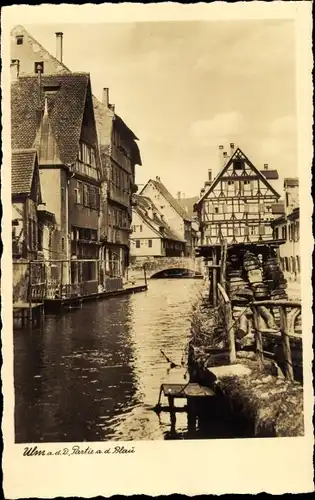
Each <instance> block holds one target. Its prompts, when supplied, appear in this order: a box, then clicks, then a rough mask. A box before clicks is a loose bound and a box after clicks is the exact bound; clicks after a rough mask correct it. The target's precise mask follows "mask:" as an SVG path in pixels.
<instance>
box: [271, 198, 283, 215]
mask: <svg viewBox="0 0 315 500" xmlns="http://www.w3.org/2000/svg"><path fill="white" fill-rule="evenodd" d="M271 209H272V213H273V214H277V215H280V214H284V202H283V201H282V202H281V201H280V202H278V203H273V205H272V207H271Z"/></svg>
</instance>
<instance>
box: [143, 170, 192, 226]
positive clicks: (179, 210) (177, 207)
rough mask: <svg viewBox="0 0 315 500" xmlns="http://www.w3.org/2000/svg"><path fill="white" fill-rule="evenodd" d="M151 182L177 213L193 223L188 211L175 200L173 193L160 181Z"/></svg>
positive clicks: (151, 180)
mask: <svg viewBox="0 0 315 500" xmlns="http://www.w3.org/2000/svg"><path fill="white" fill-rule="evenodd" d="M149 182H152V184H153V185H154V186H155V187H156V189H158V190H159V191H160V193H161V195H162V196H164V198H165V199H166V200H167V201H168V202H169V203H170V205H172V207H173V208H174V209H175V210H176V212H177V213H178V214H179V215H180V216H181V217H182V218H183V219H184V220H186V221H189V222H191V218H190V217H189V215H188V214H187V212H186V210H185V209H184V208H183V207H182V206H181V205H180V203H178V201H176V200H175V198H173V196H172V195H171V193H170V192H169V191H168V190H167V189H166V187H165V186H164V184H162V182H161V181H160V180H153V179H150V181H149Z"/></svg>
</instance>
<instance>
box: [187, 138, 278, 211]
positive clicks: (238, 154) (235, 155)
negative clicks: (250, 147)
mask: <svg viewBox="0 0 315 500" xmlns="http://www.w3.org/2000/svg"><path fill="white" fill-rule="evenodd" d="M239 157H242V158H243V159H244V161H245V162H246V163H247V164H248V166H249V167H250V168H251V169H252V170H253V171H254V172H255V173H256V175H257V176H258V177H259V178H260V179H261V181H262V182H263V183H264V184H265V186H266V187H267V188H268V189H270V190H271V191H272V192H273V193H274V195H275V196H277V197H278V198H280V195H279V193H277V191H276V190H275V189H274V188H273V187H272V186H271V184H270V183H269V182H268V180H267V179H266V178H265V177H264V175H263V174H262V173H261V172H260V171H259V170H258V169H257V168H256V167H255V165H253V164H252V162H251V161H250V160H249V159H248V158H247V156H246V155H245V154H244V153H243V151H242V150H241V149H240V148H237V149H236V150H235V152H234V153H233V155H232V156H231V157H230V158H229V159H228V161H227V162H226V163H225V164H224V165H223V167H222V169H221V170H220V172H219V173H218V175H217V176H216V177H215V178H214V179H213V182H212V184H211V186H210V187H209V188H208V190H207V191H205V193H204V194H203V195H202V196H201V197H200V198H199V200H198V202H197V203H196V205H195V206H196V207H197V206H198V205H199V204H200V203H201V202H202V201H203V200H204V199H205V198H207V196H208V195H209V194H210V193H211V192H212V190H213V189H214V188H215V186H216V185H217V184H218V182H219V181H220V178H221V177H222V175H223V174H224V173H225V172H226V171H227V169H228V168H229V167H230V166H231V165H232V163H233V161H234V160H235V159H238V158H239Z"/></svg>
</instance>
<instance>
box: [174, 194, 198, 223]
mask: <svg viewBox="0 0 315 500" xmlns="http://www.w3.org/2000/svg"><path fill="white" fill-rule="evenodd" d="M197 201H198V196H194V197H192V198H181V199H180V200H178V203H180V205H181V206H182V207H183V209H184V210H186V212H187V215H188V216H189V217H191V218H193V217H195V216H196V215H197V214H196V212H195V210H194V206H195V204H196V203H197Z"/></svg>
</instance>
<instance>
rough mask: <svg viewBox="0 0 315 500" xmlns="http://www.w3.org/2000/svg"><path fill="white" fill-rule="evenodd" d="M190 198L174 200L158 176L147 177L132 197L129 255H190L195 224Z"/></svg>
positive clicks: (192, 249) (139, 256) (192, 254)
mask: <svg viewBox="0 0 315 500" xmlns="http://www.w3.org/2000/svg"><path fill="white" fill-rule="evenodd" d="M189 201H190V200H189V199H188V200H186V199H185V198H184V199H181V198H180V197H178V199H175V198H174V197H173V196H172V195H171V193H170V192H169V191H168V189H167V188H166V186H165V185H164V184H163V183H162V181H161V179H160V177H156V179H150V180H149V181H148V182H147V183H146V184H145V186H144V187H143V188H142V190H141V192H140V194H139V195H134V197H133V215H132V221H133V222H132V224H133V226H132V230H133V231H132V235H131V256H132V257H134V258H135V259H138V258H142V257H179V256H185V257H193V256H194V249H195V247H196V245H197V238H198V237H197V230H198V226H197V223H196V221H195V220H194V217H193V212H192V203H189ZM187 202H188V204H187Z"/></svg>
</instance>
